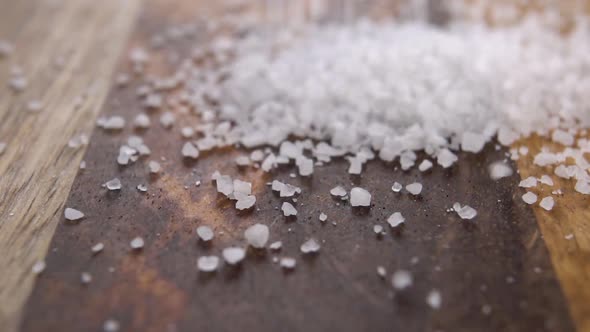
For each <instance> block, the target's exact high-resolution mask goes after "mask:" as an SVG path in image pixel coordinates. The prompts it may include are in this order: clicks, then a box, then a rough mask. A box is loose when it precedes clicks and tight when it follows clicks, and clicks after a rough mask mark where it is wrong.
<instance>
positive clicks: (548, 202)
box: [539, 196, 555, 211]
mask: <svg viewBox="0 0 590 332" xmlns="http://www.w3.org/2000/svg"><path fill="white" fill-rule="evenodd" d="M539 205H540V206H541V207H542V208H543V209H545V210H547V211H551V209H553V205H555V200H554V199H553V197H551V196H548V197H545V198H543V199H542V200H541V203H539Z"/></svg>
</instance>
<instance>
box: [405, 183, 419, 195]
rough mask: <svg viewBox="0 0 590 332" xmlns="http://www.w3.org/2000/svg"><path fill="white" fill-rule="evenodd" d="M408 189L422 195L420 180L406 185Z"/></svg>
mask: <svg viewBox="0 0 590 332" xmlns="http://www.w3.org/2000/svg"><path fill="white" fill-rule="evenodd" d="M406 190H407V191H408V192H409V193H410V194H412V195H414V196H417V195H420V193H421V192H422V184H421V183H418V182H415V183H411V184H409V185H407V186H406Z"/></svg>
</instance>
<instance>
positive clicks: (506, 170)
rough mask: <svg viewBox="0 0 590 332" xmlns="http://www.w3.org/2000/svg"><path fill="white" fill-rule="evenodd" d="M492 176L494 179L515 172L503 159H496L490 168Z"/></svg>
mask: <svg viewBox="0 0 590 332" xmlns="http://www.w3.org/2000/svg"><path fill="white" fill-rule="evenodd" d="M488 171H489V173H490V178H491V179H492V180H494V181H496V180H499V179H502V178H505V177H508V176H511V175H512V174H513V173H514V172H513V170H512V168H511V167H510V166H508V165H506V163H504V162H502V161H496V162H494V163H492V164H491V165H490V167H489V168H488Z"/></svg>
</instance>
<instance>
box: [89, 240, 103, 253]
mask: <svg viewBox="0 0 590 332" xmlns="http://www.w3.org/2000/svg"><path fill="white" fill-rule="evenodd" d="M103 249H104V244H103V243H102V242H99V243H97V244H95V245H93V246H92V248H90V250H91V251H92V253H93V254H98V253H99V252H101V251H102V250H103Z"/></svg>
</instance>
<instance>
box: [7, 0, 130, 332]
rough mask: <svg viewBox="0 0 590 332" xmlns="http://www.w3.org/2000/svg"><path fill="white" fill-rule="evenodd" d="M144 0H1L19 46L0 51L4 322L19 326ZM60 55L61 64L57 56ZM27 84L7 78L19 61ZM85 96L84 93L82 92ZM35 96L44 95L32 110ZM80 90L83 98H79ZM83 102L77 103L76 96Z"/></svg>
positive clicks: (13, 39) (10, 327) (12, 37)
mask: <svg viewBox="0 0 590 332" xmlns="http://www.w3.org/2000/svg"><path fill="white" fill-rule="evenodd" d="M139 3H140V1H139V0H129V1H118V0H106V1H57V2H56V1H28V0H27V1H3V2H2V3H1V4H0V8H2V10H0V34H1V36H0V37H1V38H6V39H7V40H8V41H10V42H12V43H13V44H14V46H15V51H14V54H12V55H11V56H10V57H9V58H6V59H3V60H2V61H0V84H2V88H1V89H0V119H2V121H0V140H1V141H5V142H6V143H7V147H6V150H5V151H4V153H3V155H2V157H1V158H0V192H1V193H2V194H1V195H0V206H1V208H0V221H1V222H0V251H1V252H2V255H0V271H2V273H0V326H1V328H0V329H1V330H2V331H7V332H10V331H16V330H17V328H18V327H17V325H18V322H19V320H20V313H21V309H22V306H23V304H24V302H25V300H26V298H27V296H28V294H29V293H30V290H31V287H32V285H33V281H34V274H32V273H30V271H31V267H32V266H33V265H34V263H35V262H36V261H38V260H41V259H42V258H43V257H44V256H45V254H46V252H47V250H48V247H49V243H50V240H51V238H52V236H53V232H54V229H55V226H56V224H57V223H58V222H59V221H60V220H62V218H63V213H64V212H63V207H64V203H65V198H66V197H67V195H68V193H69V191H70V187H71V185H72V182H73V180H74V176H75V175H76V173H77V171H78V165H79V164H80V161H81V160H82V156H83V154H84V151H85V147H84V146H81V147H79V148H69V147H68V141H69V140H70V139H71V138H72V137H73V136H74V135H77V134H80V133H86V134H90V132H91V131H92V128H93V127H94V120H95V118H96V115H97V114H98V111H99V110H100V106H101V104H102V103H103V100H104V99H105V96H106V94H107V91H108V89H109V86H110V82H111V79H110V77H111V75H112V73H113V72H114V68H115V66H116V64H117V59H118V57H119V55H120V54H121V51H122V49H123V47H124V45H125V41H126V39H127V36H128V34H129V31H130V30H131V27H132V26H133V23H134V21H135V17H136V14H137V12H138V10H139ZM60 58H61V59H63V60H64V61H63V63H64V64H65V65H64V66H60V65H59V62H60V61H61V60H60ZM14 64H18V65H19V66H21V67H22V69H23V71H24V73H25V75H26V77H27V80H28V86H27V87H26V88H25V89H24V91H23V92H21V93H19V94H15V93H13V92H12V91H11V90H10V89H8V88H7V87H6V85H5V84H6V82H8V75H9V73H10V68H11V66H12V65H14ZM83 95H84V96H85V98H84V99H83V100H81V101H77V98H79V97H80V96H83ZM31 100H40V101H41V102H42V104H43V107H42V110H41V111H40V112H36V113H31V112H28V111H27V110H26V107H25V105H26V104H27V103H28V102H29V101H31ZM78 100H80V99H78ZM77 102H78V103H79V105H78V107H75V104H76V103H77Z"/></svg>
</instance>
